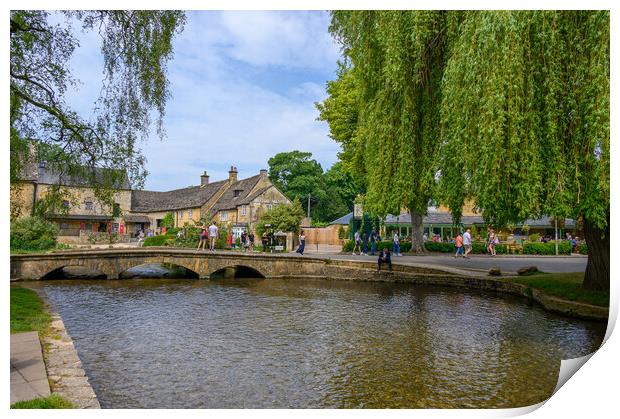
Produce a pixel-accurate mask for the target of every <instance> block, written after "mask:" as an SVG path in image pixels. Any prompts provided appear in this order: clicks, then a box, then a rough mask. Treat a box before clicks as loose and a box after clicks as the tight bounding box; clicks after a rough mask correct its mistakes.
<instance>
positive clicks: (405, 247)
mask: <svg viewBox="0 0 620 419" xmlns="http://www.w3.org/2000/svg"><path fill="white" fill-rule="evenodd" d="M386 247H387V248H388V249H389V250H390V252H393V251H394V242H393V241H391V240H386V241H381V242H379V243H377V250H383V249H384V248H386ZM410 251H411V242H400V252H401V253H406V252H410Z"/></svg>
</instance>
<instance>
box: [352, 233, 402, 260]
mask: <svg viewBox="0 0 620 419" xmlns="http://www.w3.org/2000/svg"><path fill="white" fill-rule="evenodd" d="M354 238H355V246H354V247H353V253H352V254H355V251H356V250H357V252H358V253H359V254H360V255H365V256H374V255H375V251H376V249H377V243H378V242H380V241H381V236H379V234H378V233H377V232H376V231H375V230H374V229H373V230H372V231H371V232H370V236H368V235H367V234H366V233H365V232H364V233H362V235H360V232H359V231H356V232H355V235H354ZM393 240H394V254H397V255H398V256H402V254H401V253H400V237H399V235H398V232H395V233H394V237H393ZM369 244H370V252H368V245H369Z"/></svg>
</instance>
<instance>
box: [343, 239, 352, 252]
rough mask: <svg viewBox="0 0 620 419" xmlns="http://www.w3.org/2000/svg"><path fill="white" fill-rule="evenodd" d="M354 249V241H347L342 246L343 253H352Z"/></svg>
mask: <svg viewBox="0 0 620 419" xmlns="http://www.w3.org/2000/svg"><path fill="white" fill-rule="evenodd" d="M353 247H355V241H353V240H346V241H345V242H344V244H343V245H342V251H343V252H352V251H353Z"/></svg>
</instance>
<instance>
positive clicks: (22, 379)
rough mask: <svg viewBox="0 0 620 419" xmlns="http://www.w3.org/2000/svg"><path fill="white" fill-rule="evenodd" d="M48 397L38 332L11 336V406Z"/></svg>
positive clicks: (48, 389) (48, 388)
mask: <svg viewBox="0 0 620 419" xmlns="http://www.w3.org/2000/svg"><path fill="white" fill-rule="evenodd" d="M49 395H50V386H49V383H48V381H47V373H46V372H45V364H44V363H43V353H42V352H41V343H40V342H39V334H38V332H23V333H15V334H12V335H11V404H13V403H16V402H19V401H24V400H32V399H36V398H39V397H47V396H49Z"/></svg>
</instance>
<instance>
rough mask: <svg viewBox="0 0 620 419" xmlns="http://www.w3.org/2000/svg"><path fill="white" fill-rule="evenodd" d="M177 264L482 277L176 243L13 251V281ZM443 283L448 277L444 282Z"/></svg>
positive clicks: (205, 272) (362, 275) (322, 273)
mask: <svg viewBox="0 0 620 419" xmlns="http://www.w3.org/2000/svg"><path fill="white" fill-rule="evenodd" d="M156 263H158V264H163V263H165V264H172V265H177V266H180V267H183V268H185V269H187V270H189V271H191V272H193V273H195V275H196V276H197V277H198V278H211V277H213V275H214V274H216V273H218V272H221V271H225V270H228V271H229V272H230V271H231V270H235V271H239V270H242V271H243V272H244V273H245V274H246V276H247V275H248V274H250V275H255V276H258V277H264V278H290V277H295V278H333V279H345V280H353V279H355V280H380V281H381V280H388V281H390V280H399V279H405V278H409V279H411V278H422V277H424V278H426V279H427V280H429V279H432V278H436V279H438V280H439V279H442V278H443V279H444V280H445V279H448V278H454V277H463V276H465V277H470V276H473V277H475V276H478V275H476V274H475V273H471V272H469V273H466V272H464V271H461V270H456V269H452V268H438V267H429V266H425V265H397V264H395V265H394V272H383V271H382V272H380V273H378V272H376V264H375V263H373V262H371V261H369V262H361V261H346V260H332V259H327V258H316V257H308V256H293V255H287V254H265V253H240V252H230V251H228V252H227V251H216V252H209V251H201V252H196V251H195V250H190V249H171V248H137V249H109V250H108V249H106V250H90V249H89V250H77V251H64V252H52V253H41V254H24V255H22V254H19V255H18V254H14V255H11V281H18V280H25V281H28V280H40V279H47V278H52V277H53V276H54V274H55V273H57V272H59V270H60V269H62V268H64V267H68V266H80V267H85V268H88V269H90V270H92V271H98V272H101V273H102V274H104V275H105V276H106V278H107V279H118V278H119V276H120V275H121V274H122V273H123V272H125V271H127V270H128V269H131V268H134V267H136V266H140V265H144V264H156ZM441 282H443V281H441Z"/></svg>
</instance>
